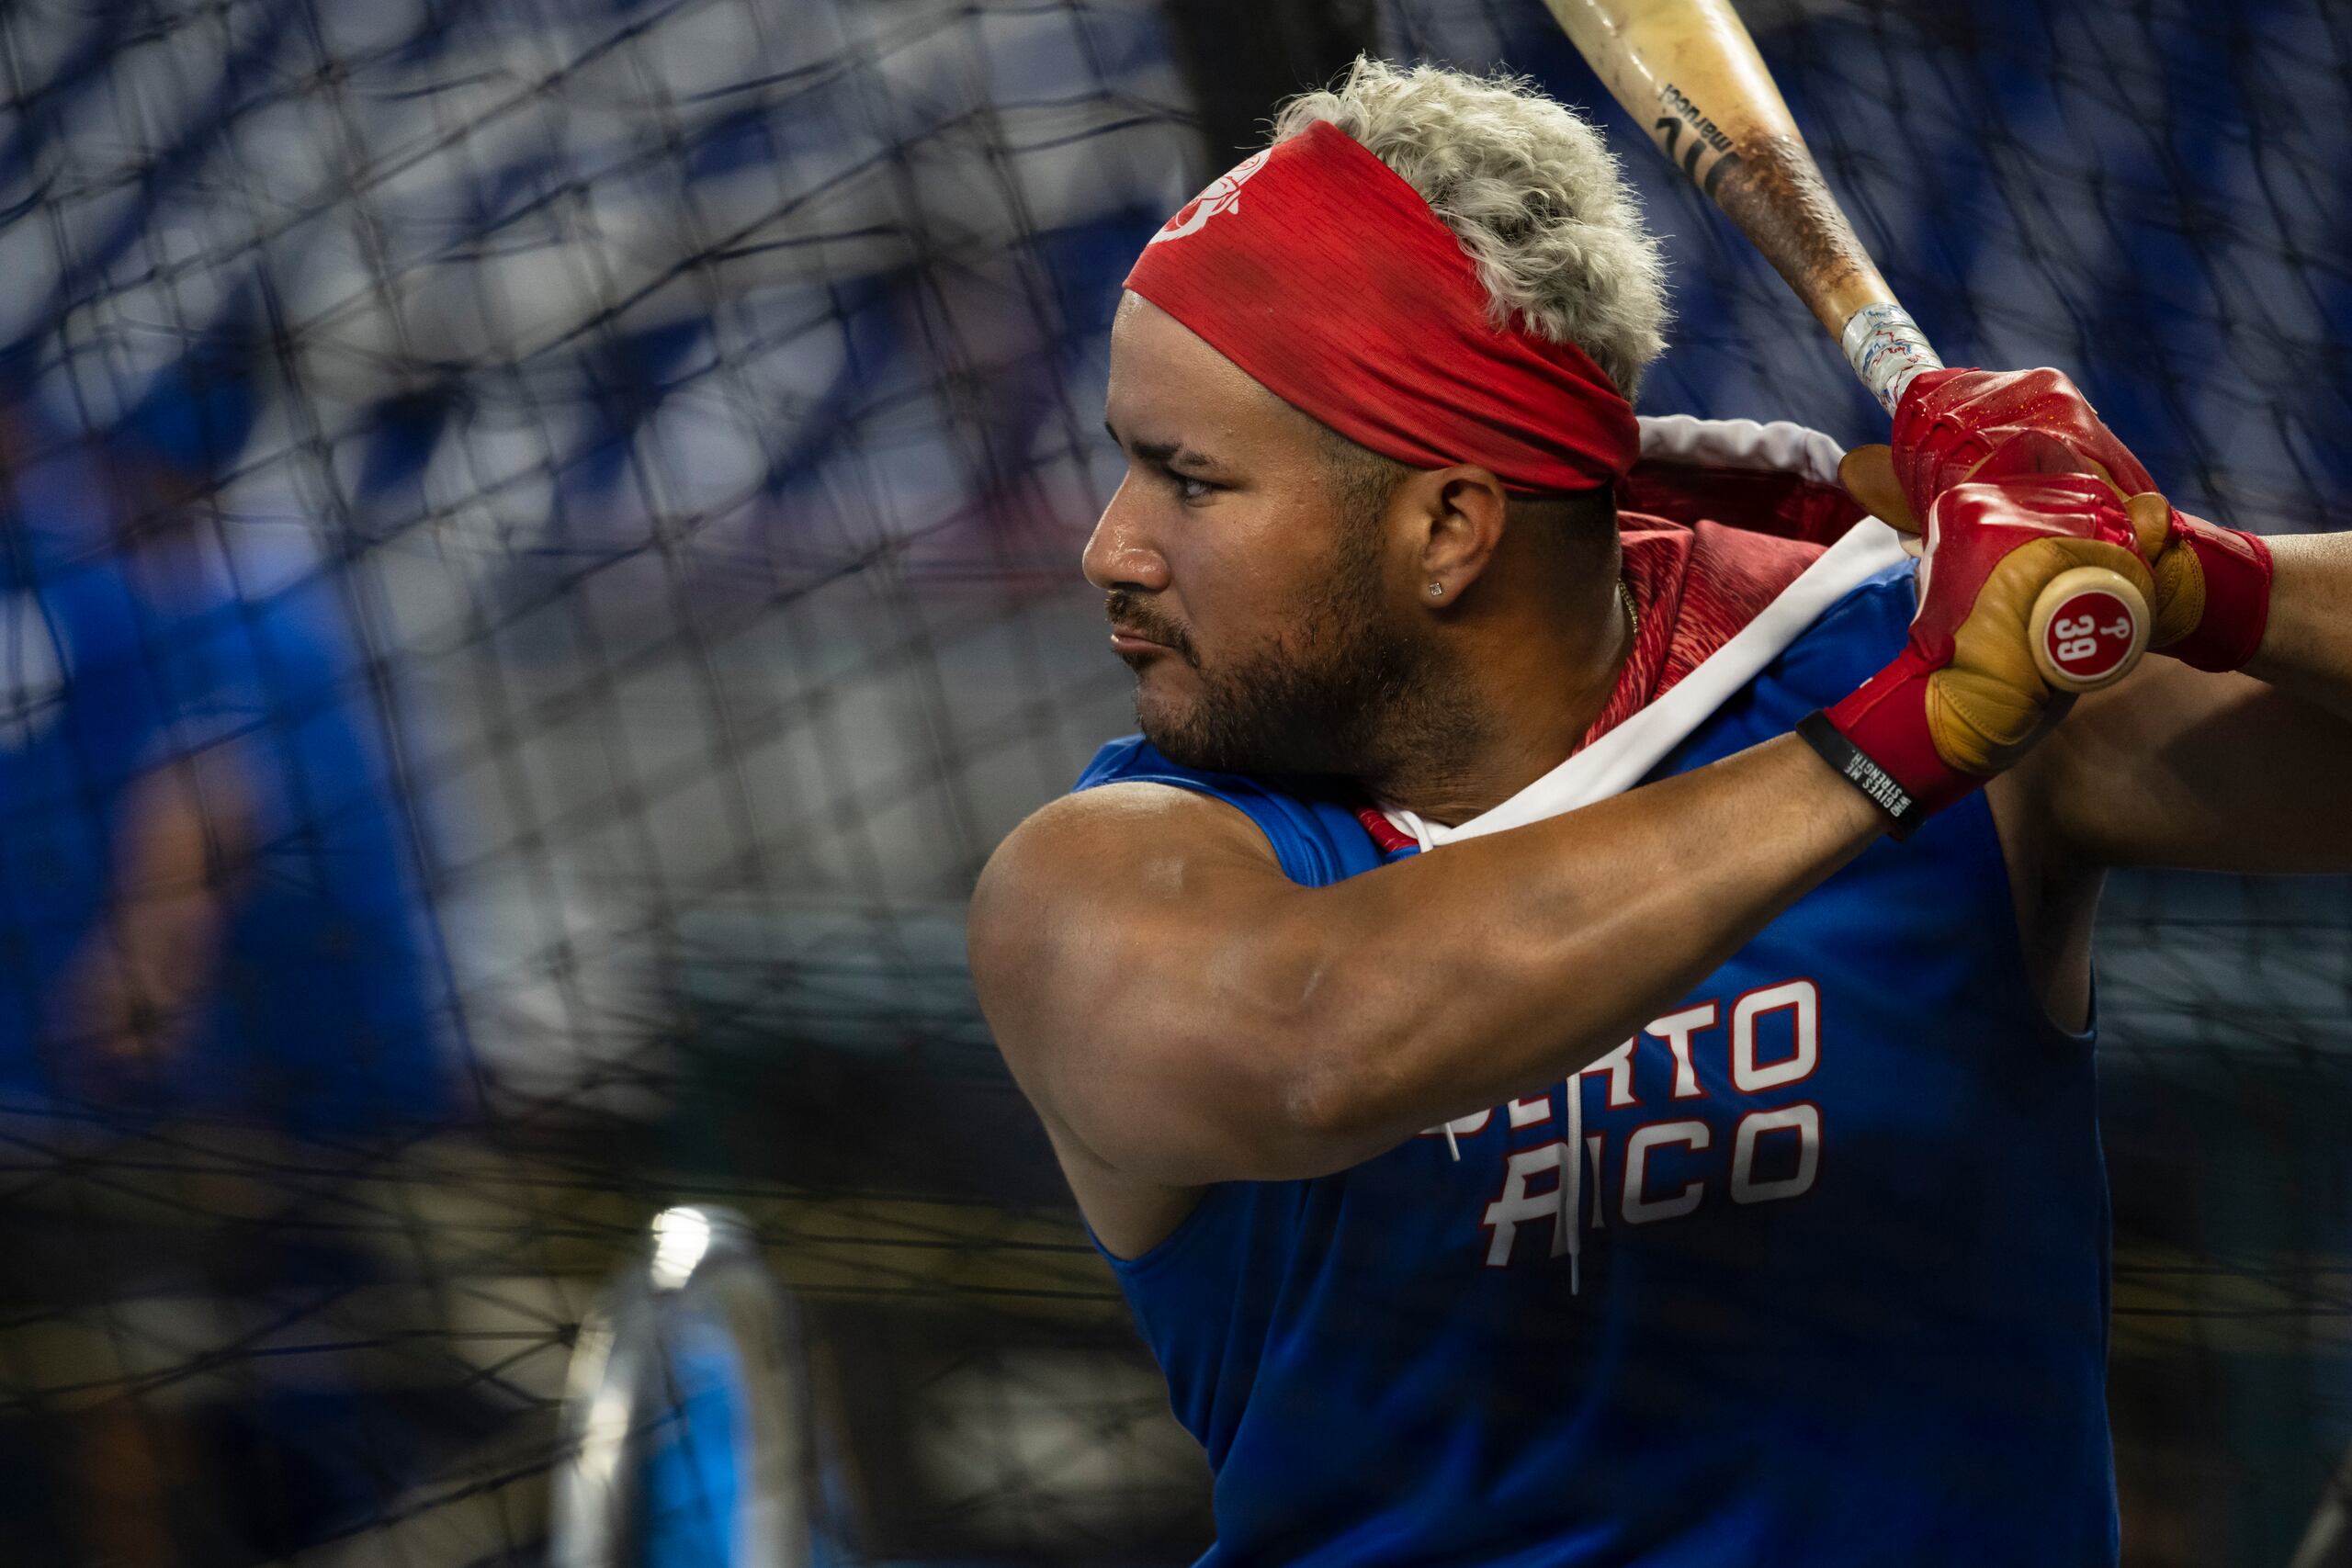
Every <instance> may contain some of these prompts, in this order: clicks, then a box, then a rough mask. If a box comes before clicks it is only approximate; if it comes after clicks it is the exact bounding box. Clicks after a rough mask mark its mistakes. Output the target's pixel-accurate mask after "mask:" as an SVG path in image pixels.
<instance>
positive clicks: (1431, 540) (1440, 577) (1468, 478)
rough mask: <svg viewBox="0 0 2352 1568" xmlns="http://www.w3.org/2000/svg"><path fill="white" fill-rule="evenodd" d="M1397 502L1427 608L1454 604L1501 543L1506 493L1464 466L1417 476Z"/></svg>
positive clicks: (1488, 476)
mask: <svg viewBox="0 0 2352 1568" xmlns="http://www.w3.org/2000/svg"><path fill="white" fill-rule="evenodd" d="M1397 501H1398V502H1400V503H1402V504H1403V505H1404V506H1405V508H1406V515H1407V519H1408V523H1409V525H1410V526H1411V528H1412V530H1413V539H1414V542H1415V544H1416V546H1417V547H1418V548H1419V569H1418V581H1420V582H1421V583H1422V585H1423V589H1422V592H1423V594H1424V598H1425V602H1426V603H1428V604H1452V603H1453V602H1454V601H1455V600H1456V599H1458V598H1460V597H1461V595H1462V591H1463V590H1464V589H1465V588H1467V587H1469V586H1470V584H1471V583H1472V582H1474V581H1476V580H1477V578H1478V576H1479V574H1480V573H1482V572H1484V571H1485V570H1487V562H1488V561H1490V560H1492V559H1493V558H1494V554H1495V549H1496V547H1498V545H1500V544H1501V543H1502V537H1503V520H1504V517H1505V514H1506V513H1508V512H1509V510H1510V492H1509V491H1505V490H1504V489H1503V484H1502V481H1501V480H1500V479H1497V478H1495V476H1494V474H1493V473H1492V472H1490V471H1489V470H1487V469H1486V468H1476V467H1468V466H1464V467H1457V468H1430V469H1427V470H1424V471H1423V472H1420V473H1417V474H1415V475H1414V476H1413V477H1412V478H1411V479H1408V480H1406V482H1405V484H1404V486H1403V487H1402V489H1401V490H1400V491H1399V493H1398V495H1397ZM1431 585H1434V586H1431Z"/></svg>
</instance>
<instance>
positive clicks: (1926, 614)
mask: <svg viewBox="0 0 2352 1568" xmlns="http://www.w3.org/2000/svg"><path fill="white" fill-rule="evenodd" d="M1927 519H1928V525H1927V529H1926V537H1927V556H1926V558H1925V559H1924V560H1923V561H1922V562H1921V563H1920V566H1919V610H1918V614H1917V615H1915V616H1914V617H1913V618H1912V622H1911V636H1910V638H1909V640H1908V641H1907V642H1906V643H1905V645H1904V649H1903V651H1902V652H1901V653H1900V654H1899V655H1897V656H1896V658H1895V660H1894V662H1893V663H1892V664H1889V665H1888V666H1887V667H1886V668H1885V669H1883V670H1882V671H1879V672H1878V673H1877V674H1875V675H1873V676H1871V678H1870V679H1869V680H1868V681H1866V682H1863V683H1862V686H1861V687H1860V690H1858V691H1856V692H1855V693H1854V694H1852V695H1851V696H1849V697H1848V698H1846V699H1845V701H1843V702H1841V703H1839V704H1838V705H1836V706H1835V707H1832V708H1829V709H1828V710H1826V712H1825V713H1823V714H1819V715H1815V716H1814V718H1812V719H1808V720H1807V721H1806V724H1807V725H1808V726H1812V727H1814V728H1812V729H1810V730H1807V729H1804V728H1801V730H1800V732H1801V733H1804V735H1805V739H1807V740H1809V741H1811V742H1812V743H1813V744H1814V746H1815V749H1816V750H1820V751H1821V752H1822V754H1823V756H1824V757H1826V758H1827V759H1828V760H1829V761H1830V763H1831V765H1832V766H1834V767H1838V768H1840V769H1841V770H1842V771H1844V772H1845V773H1846V774H1847V776H1848V777H1849V778H1851V779H1853V780H1854V782H1855V783H1856V784H1859V785H1860V786H1861V787H1862V788H1863V790H1864V791H1865V793H1868V794H1870V795H1872V797H1873V798H1875V799H1877V800H1878V801H1879V803H1880V804H1881V805H1882V806H1883V807H1885V808H1886V809H1887V811H1888V812H1889V813H1890V814H1891V815H1892V816H1894V819H1895V831H1896V832H1897V833H1907V832H1908V831H1909V830H1910V829H1912V828H1913V827H1915V826H1917V823H1918V821H1919V820H1920V819H1921V818H1925V817H1926V816H1927V815H1928V813H1930V812H1934V811H1939V810H1941V809H1942V808H1943V807H1947V806H1950V805H1951V804H1952V803H1953V802H1954V801H1956V800H1959V799H1960V798H1961V797H1962V796H1963V795H1967V794H1968V793H1969V792H1970V791H1972V790H1973V789H1975V788H1977V787H1978V786H1980V785H1981V784H1984V782H1985V780H1986V779H1987V778H1989V777H1991V776H1992V775H1993V774H1995V773H1999V772H2000V771H2001V770H2002V769H2004V768H2006V767H2007V766H2008V765H2009V764H2010V763H2012V762H2014V761H2017V759H2018V758H2019V757H2021V756H2023V755H2024V754H2025V752H2026V750H2028V748H2030V746H2031V745H2032V744H2033V742H2034V741H2035V740H2036V739H2040V737H2041V732H2042V730H2043V728H2045V727H2046V726H2047V724H2048V723H2050V722H2051V721H2052V720H2054V718H2055V717H2056V716H2057V714H2056V712H2055V711H2053V709H2052V698H2053V697H2054V696H2056V695H2057V693H2055V692H2053V691H2052V689H2051V687H2050V686H2049V684H2048V683H2047V682H2044V681H2043V679H2042V677H2041V671H2040V669H2039V668H2037V667H2036V665H2035V663H2034V660H2033V650H2032V647H2031V643H2030V624H2031V621H2032V616H2033V608H2034V602H2035V601H2036V600H2037V599H2038V598H2040V597H2041V591H2042V590H2043V589H2044V588H2046V587H2048V586H2049V585H2050V584H2051V583H2052V581H2054V580H2055V579H2056V578H2057V577H2058V576H2059V574H2060V573H2062V572H2064V571H2068V570H2072V569H2074V568H2075V567H2078V566H2103V567H2109V568H2111V569H2112V570H2116V571H2118V572H2120V573H2121V574H2122V575H2123V576H2124V577H2125V578H2127V579H2129V580H2130V581H2131V582H2132V583H2133V584H2135V585H2136V586H2138V587H2139V588H2140V590H2141V592H2143V593H2145V592H2148V591H2149V588H2150V577H2149V572H2148V568H2147V565H2146V563H2145V562H2143V560H2142V559H2141V558H2140V554H2139V550H2138V547H2137V540H2136V538H2135V536H2134V533H2133V529H2132V524H2131V517H2130V515H2129V514H2128V513H2126V512H2125V511H2124V509H2123V506H2122V504H2121V503H2120V502H2118V501H2117V500H2116V499H2115V496H2114V494H2113V492H2112V491H2110V490H2109V487H2108V486H2107V485H2105V484H2103V483H2101V482H2100V481H2099V480H2098V479H2093V478H2091V477H2089V476H2087V475H2080V474H2069V475H2043V476H2037V477H2033V478H2027V479H2005V480H2002V481H1999V482H1997V483H1992V484H1983V483H1976V484H1962V485H1956V486H1954V487H1952V488H1951V489H1949V490H1946V491H1944V492H1943V493H1942V494H1940V495H1939V496H1938V497H1936V499H1935V501H1934V502H1933V503H1932V504H1931V505H1929V507H1928V511H1927ZM2101 635H2102V637H2104V635H2105V634H2104V633H2102V634H2101ZM2129 640H2130V639H2129V635H2128V628H2127V630H2126V634H2125V636H2124V637H2123V639H2122V641H2123V645H2127V646H2128V643H2129ZM2101 651H2102V652H2108V651H2112V653H2113V657H2115V658H2120V657H2122V656H2123V647H2122V646H2118V647H2116V648H2114V649H2111V650H2110V649H2105V648H2103V649H2102V650H2101ZM1825 724H1826V728H1829V729H1831V730H1834V731H1835V732H1836V734H1837V735H1838V737H1842V738H1843V740H1844V742H1845V745H1846V747H1848V748H1850V750H1851V752H1852V753H1855V754H1858V755H1859V757H1860V762H1859V763H1857V762H1856V761H1854V760H1853V758H1852V757H1851V756H1849V755H1847V754H1846V752H1845V751H1843V750H1838V749H1837V748H1836V747H1834V746H1833V745H1831V744H1826V742H1825V738H1824V737H1823V736H1822V735H1821V734H1820V733H1819V729H1820V728H1821V727H1822V726H1823V725H1825ZM1884 781H1891V782H1892V784H1894V786H1897V789H1898V790H1899V793H1900V797H1901V798H1899V799H1898V798H1895V797H1894V795H1895V792H1894V791H1890V790H1888V789H1886V788H1885V787H1883V784H1884Z"/></svg>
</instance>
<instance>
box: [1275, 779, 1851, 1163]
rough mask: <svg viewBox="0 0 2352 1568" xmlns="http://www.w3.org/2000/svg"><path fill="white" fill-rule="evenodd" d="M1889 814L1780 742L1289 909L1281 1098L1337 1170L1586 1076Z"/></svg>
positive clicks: (1427, 857) (1422, 858)
mask: <svg viewBox="0 0 2352 1568" xmlns="http://www.w3.org/2000/svg"><path fill="white" fill-rule="evenodd" d="M1885 827H1886V819H1885V818H1884V817H1883V815H1881V814H1880V812H1879V811H1878V809H1877V808H1876V807H1873V806H1871V804H1870V803H1869V802H1868V801H1867V800H1865V799H1864V798H1863V796H1862V795H1861V794H1860V792H1859V791H1857V790H1856V789H1854V788H1853V787H1852V785H1850V784H1848V783H1847V782H1846V781H1844V780H1843V779H1841V778H1839V777H1838V776H1837V775H1836V774H1835V773H1832V772H1831V771H1830V770H1829V768H1828V767H1827V766H1826V765H1825V764H1824V763H1823V762H1822V761H1820V760H1819V759H1818V758H1817V757H1815V755H1814V753H1813V752H1812V750H1810V749H1809V748H1808V747H1806V746H1805V744H1804V742H1803V741H1801V740H1799V739H1796V738H1794V737H1793V736H1784V737H1781V738H1780V739H1776V740H1772V741H1770V742H1768V743H1766V744H1764V745H1761V746H1758V747H1756V748H1754V749H1752V750H1748V751H1745V752H1743V753H1741V754H1740V755H1738V756H1736V757H1733V758H1729V759H1726V760H1725V761H1722V762H1718V763H1715V764H1713V765H1712V766H1710V767H1706V768H1701V769H1697V770H1694V771H1693V772H1691V773H1685V774H1681V775H1678V776H1677V777H1674V778H1670V779H1666V780H1662V781H1660V782H1658V783H1657V784H1649V785H1645V787H1643V788H1641V789H1638V790H1634V791H1632V792H1630V793H1628V794H1626V795H1620V796H1618V797H1616V798H1614V799H1612V800H1609V801H1605V802H1602V803H1600V804H1599V805H1596V806H1592V807H1586V808H1584V809H1582V810H1579V811H1574V812H1569V813H1566V814H1565V815H1563V816H1560V817H1557V818H1552V819H1550V820H1548V821H1545V822H1541V823H1537V824H1534V825H1532V826H1530V827H1527V828H1521V829H1514V830H1512V831H1510V832H1507V833H1498V834H1494V835H1492V836H1489V837H1486V838H1478V839H1471V840H1464V841H1462V842H1460V843H1456V844H1452V845H1448V846H1447V847H1446V848H1444V849H1443V850H1442V852H1433V853H1429V854H1423V855H1418V856H1415V857H1413V858H1412V859H1411V860H1408V861H1405V862H1402V863H1397V864H1396V865H1392V866H1387V867H1384V868H1383V869H1381V870H1379V871H1376V872H1373V873H1370V874H1366V875H1363V876H1358V877H1352V878H1350V879H1349V880H1347V881H1345V882H1342V883H1340V884H1338V885H1336V886H1333V887H1330V888H1328V889H1325V890H1322V891H1321V892H1320V893H1318V894H1317V895H1316V896H1315V897H1313V898H1312V899H1307V900H1302V901H1300V903H1299V905H1298V906H1297V907H1296V908H1295V910H1294V912H1293V915H1292V917H1291V918H1292V919H1293V920H1294V921H1295V922H1299V923H1298V924H1295V927H1294V931H1293V933H1292V940H1293V941H1294V942H1297V943H1298V944H1299V946H1300V947H1301V948H1302V949H1304V950H1306V951H1308V952H1311V953H1314V954H1315V955H1316V956H1315V957H1314V958H1313V959H1312V960H1310V961H1309V962H1308V963H1307V964H1306V965H1305V966H1304V967H1303V969H1302V973H1305V974H1307V975H1310V976H1311V979H1310V980H1308V981H1307V982H1306V983H1305V984H1304V985H1303V986H1302V987H1301V992H1300V994H1301V996H1302V998H1303V1004H1302V1006H1301V1008H1300V1009H1299V1010H1298V1015H1297V1017H1296V1018H1295V1024H1296V1026H1297V1038H1298V1040H1299V1045H1298V1049H1299V1051H1300V1053H1301V1055H1300V1057H1299V1072H1298V1076H1297V1077H1295V1080H1294V1081H1295V1093H1294V1101H1295V1111H1296V1113H1297V1115H1298V1117H1299V1119H1300V1121H1301V1122H1303V1123H1304V1124H1306V1126H1307V1127H1309V1128H1311V1129H1314V1130H1317V1131H1318V1132H1320V1133H1321V1134H1325V1135H1326V1136H1328V1137H1329V1140H1330V1141H1331V1143H1332V1145H1333V1148H1332V1150H1331V1156H1330V1157H1332V1158H1333V1159H1334V1160H1335V1161H1336V1162H1337V1163H1339V1164H1347V1163H1352V1160H1353V1159H1355V1158H1361V1157H1364V1156H1368V1155H1370V1154H1372V1153H1376V1152H1378V1151H1380V1150H1381V1149H1385V1148H1387V1147H1390V1146H1393V1145H1395V1144H1396V1143H1397V1142H1398V1141H1399V1140H1401V1139H1402V1138H1405V1137H1408V1136H1409V1135H1410V1134H1413V1133H1414V1132H1416V1131H1418V1130H1419V1129H1421V1128H1424V1127H1428V1126H1430V1125H1432V1124H1434V1123H1436V1122H1442V1121H1445V1120H1448V1119H1450V1118H1452V1117H1455V1116H1459V1115H1464V1114H1467V1113H1470V1112H1472V1111H1477V1110H1481V1109H1483V1108H1485V1107H1487V1106H1491V1105H1495V1104H1498V1103H1499V1102H1500V1101H1502V1100H1506V1099H1509V1098H1510V1097H1512V1096H1514V1095H1520V1094H1525V1093H1527V1092H1530V1091H1531V1090H1533V1089H1539V1088H1540V1087H1541V1086H1543V1085H1544V1084H1545V1083H1548V1082H1551V1081H1553V1080H1555V1079H1557V1078H1560V1077H1566V1075H1568V1074H1570V1073H1573V1072H1575V1071H1577V1069H1579V1068H1581V1067H1583V1066H1586V1065H1587V1064H1589V1062H1591V1061H1592V1060H1593V1059H1594V1058H1595V1057H1597V1056H1599V1055H1602V1054H1604V1053H1606V1052H1608V1051H1609V1050H1611V1049H1612V1048H1613V1047H1615V1046H1616V1045H1617V1044H1618V1043H1621V1042H1623V1040H1624V1039H1625V1038H1626V1037H1627V1036H1628V1035H1629V1034H1631V1033H1632V1032H1634V1030H1636V1029H1638V1028H1639V1027H1640V1026H1641V1025H1642V1024H1643V1023H1645V1022H1646V1021H1648V1020H1650V1019H1651V1018H1654V1017H1656V1016H1657V1014H1658V1013H1659V1012H1661V1011H1664V1010H1667V1009H1668V1008H1669V1007H1670V1006H1671V1005H1672V1004H1673V1002H1674V1001H1675V1000H1677V999H1678V998H1680V997H1681V996H1682V995H1684V994H1685V993H1686V992H1687V991H1688V990H1689V989H1690V987H1691V986H1693V985H1695V984H1697V983H1698V981H1699V980H1701V979H1702V978H1703V977H1704V976H1706V975H1708V974H1709V973H1711V972H1712V971H1713V970H1714V969H1715V968H1716V967H1717V966H1719V965H1720V964H1722V963H1723V962H1724V960H1725V959H1726V958H1728V957H1729V956H1730V955H1731V954H1732V953H1734V952H1736V951H1737V949H1738V948H1740V947H1741V946H1742V945H1744V944H1745V943H1746V942H1747V941H1748V940H1750V939H1751V938H1752V937H1754V936H1755V934H1756V933H1757V932H1758V931H1760V930H1762V929H1763V928H1764V926H1765V925H1766V924H1768V923H1769V922H1770V920H1771V919H1773V918H1774V917H1775V916H1777V915H1778V914H1779V913H1780V912H1781V910H1782V909H1785V908H1787V907H1788V906H1789V905H1790V904H1791V903H1792V902H1794V901H1795V900H1796V899H1797V898H1799V897H1802V896H1803V895H1804V893H1806V892H1807V891H1809V890H1810V889H1812V888H1813V887H1814V886H1817V885H1818V884H1819V883H1821V882H1822V881H1823V880H1824V879H1826V877H1827V876H1828V875H1829V874H1831V873H1833V872H1835V871H1836V870H1837V869H1838V867H1840V866H1842V865H1844V864H1845V863H1847V862H1848V861H1849V860H1851V859H1852V858H1853V857H1854V856H1855V855H1856V854H1858V853H1859V852H1860V851H1861V850H1862V849H1863V847H1864V846H1866V845H1868V844H1869V843H1870V842H1871V840H1874V839H1875V838H1876V837H1877V836H1878V835H1879V834H1880V833H1881V832H1883V830H1884V829H1885Z"/></svg>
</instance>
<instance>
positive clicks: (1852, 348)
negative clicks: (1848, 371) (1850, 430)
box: [1830, 285, 1944, 417]
mask: <svg viewBox="0 0 2352 1568" xmlns="http://www.w3.org/2000/svg"><path fill="white" fill-rule="evenodd" d="M1881 287H1883V285H1882V286H1881ZM1830 319H1831V320H1833V321H1834V320H1836V319H1837V318H1835V317H1834V316H1833V317H1832V318H1830ZM1838 345H1839V346H1840V347H1842V348H1844V349H1845V351H1846V363H1847V364H1849V365H1850V366H1852V367H1854V374H1855V375H1857V376H1859V377H1860V378H1862V385H1863V386H1865V387H1868V388H1869V389H1871V396H1872V397H1875V398H1876V399H1878V403H1879V407H1881V408H1883V409H1884V410H1885V411H1886V412H1887V414H1888V415H1889V417H1892V416H1893V415H1894V405H1895V404H1896V403H1898V402H1900V401H1902V400H1903V389H1904V388H1905V387H1907V386H1909V385H1910V384H1911V378H1913V377H1914V376H1917V375H1918V374H1919V373H1920V372H1921V371H1923V370H1940V369H1942V368H1943V367H1944V362H1943V357H1942V355H1939V354H1938V353H1937V352H1936V351H1935V349H1934V348H1932V347H1931V346H1929V344H1928V335H1927V334H1926V333H1923V332H1921V331H1920V330H1919V323H1918V322H1917V321H1913V320H1912V319H1911V312H1910V311H1908V310H1905V309H1904V308H1903V307H1902V306H1900V305H1898V304H1896V303H1895V302H1894V300H1892V299H1877V300H1873V301H1871V303H1870V304H1867V305H1864V306H1862V307H1861V308H1860V310H1856V311H1855V312H1854V313H1853V314H1852V315H1850V316H1849V317H1847V318H1846V330H1845V331H1844V332H1842V333H1839V334H1838Z"/></svg>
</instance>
